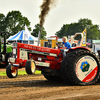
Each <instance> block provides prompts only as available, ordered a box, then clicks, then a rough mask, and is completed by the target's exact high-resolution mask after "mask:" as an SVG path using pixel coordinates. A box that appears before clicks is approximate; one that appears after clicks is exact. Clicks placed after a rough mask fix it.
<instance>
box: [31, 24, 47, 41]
mask: <svg viewBox="0 0 100 100" xmlns="http://www.w3.org/2000/svg"><path fill="white" fill-rule="evenodd" d="M39 30H40V25H39V24H36V25H35V29H33V32H32V33H31V34H32V35H33V36H35V37H38V33H39ZM46 35H47V33H46V31H45V29H44V27H42V29H41V39H45V36H46Z"/></svg>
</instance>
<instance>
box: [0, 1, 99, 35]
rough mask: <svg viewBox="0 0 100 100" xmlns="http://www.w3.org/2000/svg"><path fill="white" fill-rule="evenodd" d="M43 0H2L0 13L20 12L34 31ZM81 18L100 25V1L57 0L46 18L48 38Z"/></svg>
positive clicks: (45, 24) (45, 25) (45, 26)
mask: <svg viewBox="0 0 100 100" xmlns="http://www.w3.org/2000/svg"><path fill="white" fill-rule="evenodd" d="M42 2H43V0H0V13H3V14H4V15H7V13H8V12H9V11H12V10H19V11H20V12H21V13H22V15H23V16H25V17H27V18H28V19H29V21H30V22H31V27H32V30H33V28H34V26H35V25H36V24H37V23H39V17H38V16H39V14H40V5H41V4H42ZM80 18H88V19H91V20H92V22H93V24H97V25H100V0H57V4H56V6H55V7H53V8H52V9H51V10H50V12H49V14H48V15H47V16H46V19H45V23H44V28H45V30H46V32H47V37H49V36H54V35H55V33H56V32H57V31H59V30H60V29H61V27H62V26H63V24H70V23H74V22H78V20H79V19H80Z"/></svg>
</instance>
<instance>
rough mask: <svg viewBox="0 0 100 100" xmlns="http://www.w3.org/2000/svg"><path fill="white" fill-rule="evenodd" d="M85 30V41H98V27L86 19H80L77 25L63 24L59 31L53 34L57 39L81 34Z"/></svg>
mask: <svg viewBox="0 0 100 100" xmlns="http://www.w3.org/2000/svg"><path fill="white" fill-rule="evenodd" d="M85 28H86V29H87V39H99V38H100V35H99V34H100V30H99V25H93V23H92V21H91V20H90V19H88V18H84V19H80V20H79V21H78V22H77V23H71V24H64V25H63V26H62V27H61V29H60V30H59V31H58V32H56V33H55V35H57V36H58V37H63V36H68V35H74V34H75V33H76V32H82V31H83V30H84V29H85Z"/></svg>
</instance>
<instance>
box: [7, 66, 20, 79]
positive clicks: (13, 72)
mask: <svg viewBox="0 0 100 100" xmlns="http://www.w3.org/2000/svg"><path fill="white" fill-rule="evenodd" d="M12 67H13V66H12V65H8V66H7V67H6V74H7V76H8V77H9V78H16V77H17V75H18V69H14V70H13V69H12Z"/></svg>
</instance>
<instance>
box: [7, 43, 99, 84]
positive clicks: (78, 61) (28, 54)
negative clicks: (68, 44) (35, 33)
mask: <svg viewBox="0 0 100 100" xmlns="http://www.w3.org/2000/svg"><path fill="white" fill-rule="evenodd" d="M8 60H9V65H8V66H7V68H6V73H7V76H8V77H9V78H15V77H17V75H18V69H19V68H23V67H25V69H26V72H27V74H34V72H35V70H40V71H41V72H42V74H43V75H44V77H45V78H46V79H47V80H50V81H55V80H60V79H62V80H64V81H65V82H66V83H72V84H77V85H89V84H95V83H96V82H97V81H98V79H99V74H100V62H99V59H98V58H97V57H96V55H95V54H94V53H92V52H91V51H90V50H89V49H88V48H85V47H74V48H71V49H69V50H68V51H66V56H65V57H63V52H62V50H61V48H60V47H58V49H52V48H46V47H40V46H34V45H29V44H23V43H14V44H13V56H12V57H10V58H9V59H8Z"/></svg>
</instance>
